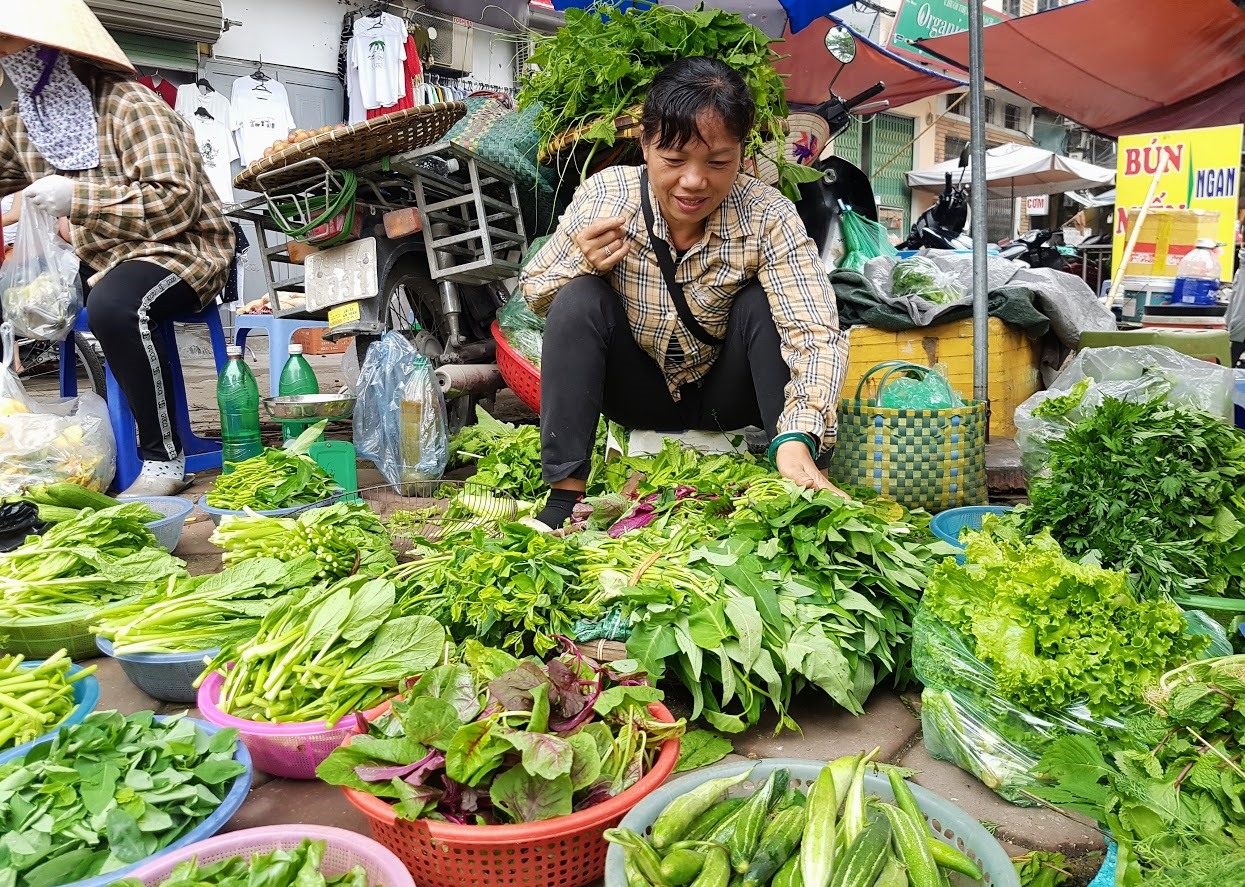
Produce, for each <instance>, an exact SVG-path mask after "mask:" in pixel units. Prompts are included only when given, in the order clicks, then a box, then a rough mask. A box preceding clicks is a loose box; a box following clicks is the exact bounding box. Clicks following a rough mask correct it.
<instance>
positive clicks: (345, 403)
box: [264, 394, 358, 420]
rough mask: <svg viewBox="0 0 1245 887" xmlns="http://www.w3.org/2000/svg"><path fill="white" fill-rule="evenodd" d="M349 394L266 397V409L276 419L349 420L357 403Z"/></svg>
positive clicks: (355, 398)
mask: <svg viewBox="0 0 1245 887" xmlns="http://www.w3.org/2000/svg"><path fill="white" fill-rule="evenodd" d="M356 400H358V398H357V397H354V396H352V395H349V394H296V395H290V396H288V397H265V398H264V409H266V410H267V411H268V415H270V416H272V418H274V419H302V420H315V419H349V418H350V414H351V413H353V412H354V405H355V401H356Z"/></svg>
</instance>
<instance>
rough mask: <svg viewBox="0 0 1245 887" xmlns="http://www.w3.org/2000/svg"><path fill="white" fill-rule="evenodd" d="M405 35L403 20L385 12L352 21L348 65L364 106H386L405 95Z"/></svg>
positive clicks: (369, 107)
mask: <svg viewBox="0 0 1245 887" xmlns="http://www.w3.org/2000/svg"><path fill="white" fill-rule="evenodd" d="M406 37H407V32H406V25H404V24H403V22H402V19H400V18H398V17H397V16H396V15H393V14H391V13H388V12H383V13H381V14H380V15H379V16H371V17H368V16H364V17H363V18H360V19H357V20H356V21H355V23H354V39H353V40H352V41H351V42H352V44H353V51H351V52H350V66H351V67H353V68H354V69H355V73H356V75H357V76H358V83H359V96H360V98H361V99H362V104H363V107H364V108H366V109H371V108H387V107H388V106H389V105H392V104H394V103H396V102H397V101H398V99H400V98H402V97H403V96H404V95H406V79H405V78H406V68H405V66H404V64H403V62H405V61H406Z"/></svg>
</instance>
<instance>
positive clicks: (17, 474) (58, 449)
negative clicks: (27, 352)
mask: <svg viewBox="0 0 1245 887" xmlns="http://www.w3.org/2000/svg"><path fill="white" fill-rule="evenodd" d="M0 336H2V337H3V347H4V355H3V361H4V365H3V366H0V495H3V496H10V495H13V494H15V493H20V492H21V491H22V490H24V489H26V488H27V487H31V486H35V485H37V484H48V483H56V482H59V481H68V482H70V483H75V484H80V485H81V486H84V487H88V488H90V489H92V490H97V491H99V492H101V493H102V492H104V491H105V490H107V489H108V485H109V484H111V483H112V478H113V475H114V474H115V473H116V470H117V445H116V441H115V440H114V439H113V436H112V425H111V423H110V422H109V419H108V404H107V403H105V402H104V399H103V398H102V397H100V396H99V395H97V394H95V393H94V392H85V393H84V394H82V395H81V396H80V397H77V398H71V399H68V400H61V401H58V402H56V403H40V402H38V401H35V400H33V399H32V398H31V397H30V396H29V395H28V394H27V393H26V390H25V388H23V387H22V383H21V381H20V380H19V379H18V378H17V375H16V374H15V373H14V372H13V369H12V366H13V328H12V326H11V325H10V324H8V323H5V324H4V325H3V327H0Z"/></svg>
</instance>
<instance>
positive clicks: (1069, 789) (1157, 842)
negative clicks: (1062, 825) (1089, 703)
mask: <svg viewBox="0 0 1245 887" xmlns="http://www.w3.org/2000/svg"><path fill="white" fill-rule="evenodd" d="M1147 702H1148V703H1149V704H1150V707H1151V711H1149V712H1147V713H1145V714H1141V715H1137V716H1135V717H1133V718H1130V719H1129V721H1128V723H1127V725H1126V727H1125V729H1122V730H1119V731H1112V732H1111V733H1109V734H1108V735H1105V736H1102V737H1099V738H1094V737H1086V736H1068V737H1064V738H1062V739H1060V740H1058V741H1057V742H1055V743H1054V744H1053V745H1052V746H1051V747H1050V748H1049V749H1048V750H1047V752H1046V754H1045V755H1044V756H1043V758H1042V760H1041V762H1040V764H1039V767H1038V769H1039V773H1040V780H1039V782H1038V784H1036V785H1034V786H1033V787H1032V789H1031V791H1032V792H1033V794H1034V795H1036V796H1038V797H1040V798H1043V799H1045V800H1047V801H1049V802H1051V803H1054V804H1058V805H1060V806H1063V807H1067V808H1068V809H1071V810H1076V811H1079V812H1082V813H1085V814H1086V815H1088V816H1090V817H1092V818H1094V819H1096V820H1097V821H1098V822H1099V823H1101V824H1102V825H1103V826H1104V827H1107V828H1109V829H1110V830H1111V833H1112V836H1113V837H1114V838H1115V839H1116V840H1117V841H1118V842H1119V847H1120V855H1119V872H1117V882H1116V883H1117V884H1120V885H1121V887H1134V885H1138V884H1145V885H1146V887H1152V885H1162V887H1169V885H1175V884H1180V885H1182V887H1184V885H1190V884H1197V885H1212V884H1213V885H1224V884H1229V883H1232V884H1234V883H1237V881H1238V880H1239V877H1236V879H1235V880H1234V879H1233V878H1234V875H1239V872H1240V871H1241V868H1240V866H1241V865H1242V863H1245V804H1243V803H1242V798H1245V770H1242V768H1241V765H1240V763H1239V753H1240V749H1241V745H1242V743H1243V742H1245V657H1243V656H1231V657H1227V658H1223V659H1213V660H1205V661H1201V662H1194V663H1189V664H1187V665H1184V666H1182V667H1180V668H1178V669H1176V670H1174V671H1172V672H1169V673H1168V674H1166V675H1164V676H1163V678H1162V679H1161V680H1160V681H1157V682H1156V684H1155V686H1154V687H1153V688H1152V690H1151V692H1150V693H1148V694H1147ZM1215 878H1218V880H1214V879H1215ZM1225 878H1226V880H1225Z"/></svg>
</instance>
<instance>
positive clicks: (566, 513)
mask: <svg viewBox="0 0 1245 887" xmlns="http://www.w3.org/2000/svg"><path fill="white" fill-rule="evenodd" d="M583 498H584V494H583V493H581V492H579V491H578V490H550V491H549V501H548V502H546V503H545V507H544V510H542V511H541V513H540V514H538V515H536V519H537V520H538V521H540V522H541V523H543V524H544V525H545V526H548V527H553V528H554V529H555V530H559V529H561V528H562V525H563V524H565V523H566V522H567V521H568V520H569V519H570V517H571V512H572V511H573V510H574V509H575V506H576V505H577V504H578V503H579V501H580V500H581V499H583Z"/></svg>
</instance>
